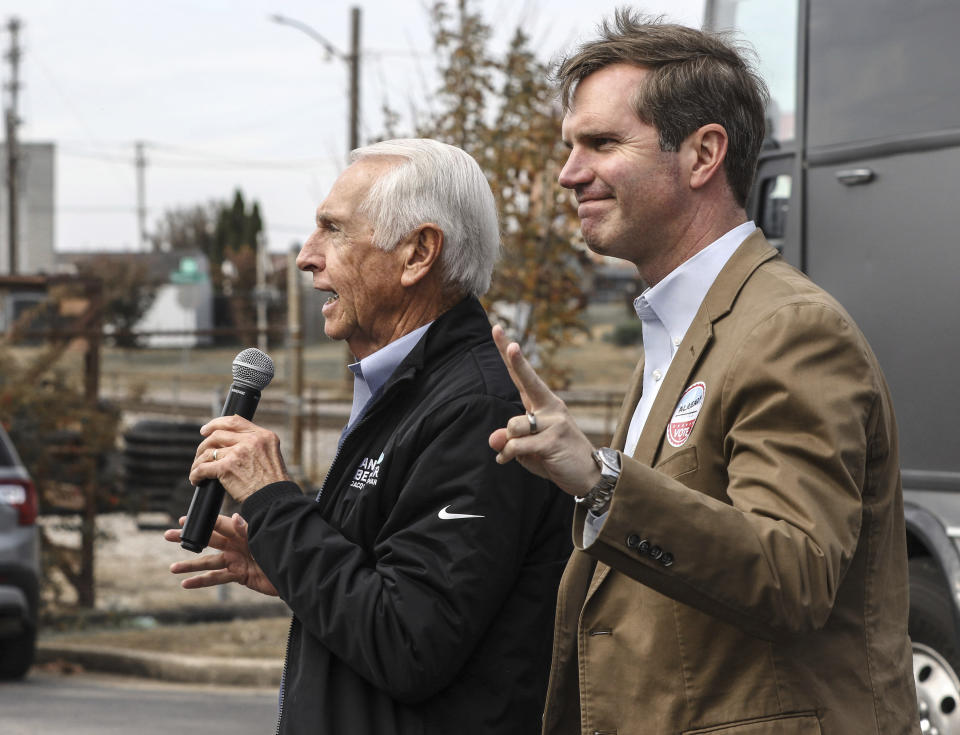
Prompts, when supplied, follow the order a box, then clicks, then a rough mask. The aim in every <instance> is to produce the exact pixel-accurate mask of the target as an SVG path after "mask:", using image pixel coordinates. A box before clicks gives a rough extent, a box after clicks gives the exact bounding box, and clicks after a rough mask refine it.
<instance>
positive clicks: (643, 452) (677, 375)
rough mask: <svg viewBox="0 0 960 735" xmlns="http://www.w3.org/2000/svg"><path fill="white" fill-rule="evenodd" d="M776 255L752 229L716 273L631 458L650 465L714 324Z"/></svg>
mask: <svg viewBox="0 0 960 735" xmlns="http://www.w3.org/2000/svg"><path fill="white" fill-rule="evenodd" d="M776 254H777V251H776V250H774V249H773V248H772V247H770V245H769V244H768V243H767V241H766V239H765V238H764V237H763V234H762V233H761V232H760V230H754V231H753V233H752V234H751V235H749V236H748V237H747V239H746V240H744V241H743V243H742V244H741V245H740V247H739V248H737V250H736V252H734V254H733V255H732V256H731V257H730V260H728V261H727V263H726V265H724V267H723V270H721V271H720V273H719V274H718V275H717V278H716V280H715V281H714V282H713V285H712V286H711V287H710V289H709V290H708V291H707V294H706V296H705V297H704V299H703V303H701V304H700V308H699V309H698V310H697V313H696V315H695V316H694V318H693V322H691V324H690V327H689V329H687V334H686V336H685V337H684V338H683V342H681V343H680V347H679V348H678V349H677V354H676V355H674V357H673V361H672V362H671V363H670V369H669V370H668V371H667V377H666V381H665V382H664V384H663V387H662V388H660V392H659V393H657V398H656V400H655V401H654V402H653V406H652V407H651V409H650V415H649V416H648V417H647V421H646V423H645V424H644V427H643V432H642V433H641V434H640V440H639V441H638V442H637V449H636V451H635V452H634V453H633V457H634V459H636V460H638V461H640V462H643V463H644V464H645V465H647V466H648V467H653V466H654V464H655V463H656V460H657V456H658V454H659V450H660V447H661V445H662V443H663V436H664V433H665V432H666V429H667V424H668V423H669V422H670V417H671V416H672V415H673V411H674V409H675V408H676V406H677V403H678V402H679V400H680V398H681V397H682V396H683V392H684V391H685V390H686V388H687V386H688V384H689V382H690V380H691V379H692V375H693V373H694V371H695V370H696V367H697V365H698V363H699V362H700V357H701V355H702V354H703V352H704V350H705V349H706V348H707V346H708V345H709V344H710V342H711V341H712V340H713V325H714V323H715V322H716V321H717V320H718V319H720V318H722V317H723V316H725V315H726V314H727V313H729V311H730V310H731V309H732V308H733V303H734V301H735V300H736V297H737V294H739V293H740V289H741V288H742V287H743V284H744V283H745V282H746V280H747V278H749V276H750V274H752V273H753V272H754V271H755V270H756V269H757V268H758V267H759V266H760V264H761V263H763V262H765V261H767V260H769V259H770V258H773V257H775V256H776ZM641 379H642V376H641Z"/></svg>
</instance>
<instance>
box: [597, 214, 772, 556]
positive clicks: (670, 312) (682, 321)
mask: <svg viewBox="0 0 960 735" xmlns="http://www.w3.org/2000/svg"><path fill="white" fill-rule="evenodd" d="M755 229H756V225H755V224H754V223H753V222H744V223H743V224H742V225H738V226H737V227H734V228H733V229H732V230H730V231H729V232H728V233H726V234H725V235H723V236H721V237H720V238H718V239H717V240H714V241H713V242H712V243H710V244H709V245H707V247H705V248H704V249H703V250H701V251H700V252H699V253H697V254H696V255H694V256H693V257H692V258H690V259H689V260H686V261H684V262H683V263H681V264H680V265H679V266H677V267H676V268H674V269H673V270H672V271H670V273H669V274H667V277H666V278H664V279H663V280H662V281H660V282H659V283H658V284H657V285H655V286H651V287H650V288H648V289H647V290H645V291H644V292H643V293H642V294H640V295H639V296H638V297H637V298H636V299H635V300H634V302H633V308H634V309H635V310H636V312H637V316H638V317H640V321H641V322H642V323H643V353H644V364H643V394H642V395H641V396H640V401H639V403H637V408H636V410H634V412H633V418H632V419H631V420H630V428H629V429H628V430H627V438H626V440H625V442H624V447H623V453H624V454H625V455H627V456H628V457H629V456H632V455H633V453H634V451H636V448H637V442H639V441H640V434H641V432H643V427H644V425H645V424H646V422H647V417H648V416H649V415H650V409H651V408H652V407H653V402H654V400H655V399H656V397H657V393H658V392H659V391H660V386H661V385H663V382H664V378H666V376H667V371H668V370H669V369H670V364H671V363H672V362H673V356H674V355H676V354H677V349H678V348H679V347H680V344H681V343H682V342H683V338H684V337H685V336H686V334H687V330H688V329H689V328H690V325H691V324H692V323H693V318H694V317H695V316H696V315H697V311H698V310H699V309H700V304H701V303H703V299H704V298H705V297H706V295H707V291H709V290H710V287H711V286H712V285H713V282H714V281H715V280H717V276H718V275H719V274H720V271H722V270H723V266H725V265H726V264H727V261H728V260H730V257H731V256H732V255H733V254H734V252H736V250H737V248H738V247H740V245H741V243H742V242H743V241H744V240H746V239H747V237H748V236H749V235H750V234H751V233H752V232H753V231H754V230H755ZM606 517H607V514H606V513H604V514H603V515H602V516H595V515H593V513H588V514H587V523H586V524H585V525H584V527H583V545H584V546H585V547H586V546H589V545H590V544H592V543H593V542H594V541H596V538H597V535H598V534H599V533H600V528H601V527H602V526H603V522H604V520H606Z"/></svg>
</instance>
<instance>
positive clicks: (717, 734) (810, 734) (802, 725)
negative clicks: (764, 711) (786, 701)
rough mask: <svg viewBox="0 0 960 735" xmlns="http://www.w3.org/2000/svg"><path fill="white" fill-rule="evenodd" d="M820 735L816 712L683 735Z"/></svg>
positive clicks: (700, 729) (762, 718) (720, 726)
mask: <svg viewBox="0 0 960 735" xmlns="http://www.w3.org/2000/svg"><path fill="white" fill-rule="evenodd" d="M707 733H710V734H711V735H820V718H819V717H817V713H816V712H793V713H791V714H789V715H773V716H769V717H756V718H753V719H750V720H739V721H737V722H727V723H725V724H723V725H711V726H710V727H701V728H697V729H696V730H684V731H683V732H682V733H681V735H706V734H707Z"/></svg>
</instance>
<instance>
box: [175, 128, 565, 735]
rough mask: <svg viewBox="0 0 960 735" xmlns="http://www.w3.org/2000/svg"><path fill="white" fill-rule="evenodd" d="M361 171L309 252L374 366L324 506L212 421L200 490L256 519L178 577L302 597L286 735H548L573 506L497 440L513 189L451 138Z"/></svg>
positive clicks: (380, 158)
mask: <svg viewBox="0 0 960 735" xmlns="http://www.w3.org/2000/svg"><path fill="white" fill-rule="evenodd" d="M351 161H352V163H351V165H350V166H349V167H348V168H347V169H346V170H345V171H344V172H343V174H342V175H341V176H340V177H339V178H338V179H337V181H336V183H335V184H334V186H333V188H332V190H331V191H330V194H329V195H328V196H327V198H326V199H325V200H324V201H323V202H322V203H321V204H320V206H319V208H318V209H317V225H316V231H315V232H314V233H313V234H312V235H311V236H310V238H309V239H308V240H307V242H306V243H305V244H304V246H303V249H302V250H301V252H300V255H299V257H298V259H297V265H298V266H299V267H300V268H301V269H302V270H306V271H309V272H311V273H312V274H313V282H314V287H315V288H316V289H317V290H319V291H324V292H330V293H332V294H333V295H332V296H331V297H330V298H329V299H328V300H327V302H326V303H325V304H324V306H323V314H324V317H325V327H324V328H325V331H326V333H327V335H328V336H330V337H331V338H333V339H342V340H346V342H347V344H348V345H349V347H350V350H351V352H352V353H353V355H354V356H355V357H356V359H357V362H355V363H354V364H352V365H351V366H350V368H351V370H352V371H353V373H354V375H355V385H354V401H353V410H352V412H351V416H350V420H349V423H348V425H347V427H346V429H345V430H344V433H343V436H342V437H341V440H340V446H339V449H338V451H337V454H336V456H335V457H334V459H333V462H332V464H331V466H330V470H329V472H328V474H327V477H326V479H325V480H324V483H323V487H322V489H321V491H320V494H319V495H318V496H317V497H316V498H312V497H306V496H305V495H304V494H303V493H302V492H301V491H300V489H299V488H298V487H297V485H295V484H294V483H293V482H292V481H291V479H290V477H289V475H288V474H287V472H286V469H285V467H284V463H283V458H282V456H281V453H280V449H279V439H278V438H277V436H276V435H275V434H274V433H273V432H270V431H267V430H266V429H263V428H260V427H258V426H256V425H255V424H252V423H250V422H249V421H246V420H244V419H242V418H240V417H237V416H232V417H224V418H218V419H216V420H214V421H211V422H210V423H209V424H207V425H206V426H205V427H204V428H203V430H202V433H203V434H204V436H205V439H204V441H203V442H202V443H201V444H200V446H199V448H198V450H197V458H196V461H195V463H194V466H193V469H192V471H191V474H190V479H191V481H192V482H194V483H196V482H199V481H201V480H204V479H207V478H211V477H216V478H219V479H220V481H221V482H222V483H223V485H224V486H225V488H226V489H227V492H229V493H230V495H231V496H232V497H233V498H234V499H236V500H237V501H239V502H240V503H241V507H240V513H239V514H237V515H235V516H234V517H233V518H227V517H226V516H221V517H220V518H219V520H218V522H217V527H216V531H215V533H214V536H213V539H212V540H211V545H212V546H214V547H215V548H217V549H219V553H217V554H211V555H207V556H204V557H198V558H196V559H193V560H191V561H186V562H179V563H177V564H174V565H173V567H172V569H171V570H172V571H173V572H174V573H198V572H199V574H197V575H196V576H192V577H189V578H187V579H185V580H184V582H183V586H184V587H188V588H190V587H205V586H210V585H214V584H224V583H228V582H238V583H240V584H244V585H246V586H248V587H251V588H252V589H255V590H258V591H260V592H263V593H265V594H271V595H279V596H280V597H281V598H282V599H283V600H284V601H285V602H286V603H287V604H288V605H289V606H290V608H291V610H292V611H293V623H292V627H291V630H290V637H289V641H288V645H287V657H286V664H285V669H284V677H283V683H282V685H281V697H280V715H279V725H278V732H280V733H290V734H293V733H307V732H309V733H350V735H363V734H364V733H370V734H371V735H373V734H374V733H376V734H377V735H387V734H389V733H411V734H412V733H418V734H421V733H454V732H456V733H478V734H479V733H485V734H489V733H503V734H507V733H528V732H536V731H538V730H539V727H540V715H541V711H542V703H543V697H544V694H545V691H546V684H547V672H548V669H549V661H550V653H551V641H552V620H553V609H554V603H555V600H556V589H557V585H558V583H559V578H560V574H561V572H562V569H563V566H564V564H565V562H566V559H567V556H568V555H569V552H570V540H569V532H568V530H567V528H568V526H567V524H568V522H569V520H570V516H571V513H572V507H571V505H569V504H567V503H566V502H564V501H563V500H561V496H562V495H563V494H562V493H557V492H556V491H555V489H554V488H552V487H551V486H550V485H549V484H548V483H547V482H546V481H543V480H540V479H538V478H535V477H534V476H532V475H530V474H528V473H527V472H526V471H525V470H523V469H522V468H521V467H519V466H518V465H517V464H516V463H512V464H510V465H499V464H497V462H496V459H495V457H494V456H493V455H492V453H490V452H489V450H487V449H486V446H485V443H486V442H485V438H486V436H487V435H488V434H489V433H490V432H491V431H493V430H494V429H495V428H497V427H498V426H501V425H503V423H504V422H505V421H506V420H507V419H508V418H509V417H510V416H512V415H514V414H515V413H516V412H517V410H518V408H519V407H520V406H521V403H520V399H519V396H518V394H517V391H516V389H515V388H514V386H513V384H512V382H511V380H510V377H509V375H508V373H507V371H506V369H505V368H504V366H503V363H502V361H501V359H500V356H499V354H498V352H497V348H496V345H495V344H494V342H493V340H492V339H491V337H490V327H489V322H488V319H487V316H486V314H485V313H484V310H483V308H482V307H481V306H480V303H479V302H478V301H477V297H479V296H481V295H482V294H483V293H484V292H485V291H486V290H487V288H488V286H489V284H490V277H491V273H492V270H493V266H494V262H495V260H496V257H497V255H498V252H499V242H500V240H499V232H498V226H497V215H496V208H495V205H494V200H493V195H492V193H491V191H490V187H489V185H488V183H487V181H486V179H485V178H484V176H483V173H482V171H481V170H480V168H479V166H478V165H477V163H476V162H475V161H474V160H473V159H472V158H471V157H470V156H469V155H467V154H466V153H464V152H463V151H461V150H459V149H457V148H454V147H452V146H448V145H445V144H442V143H438V142H436V141H431V140H395V141H387V142H383V143H377V144H375V145H372V146H368V147H366V148H361V149H358V150H356V151H354V152H353V154H352V156H351ZM214 450H216V456H214ZM166 537H167V538H168V540H171V541H178V540H179V532H178V531H175V530H172V531H168V532H167V534H166Z"/></svg>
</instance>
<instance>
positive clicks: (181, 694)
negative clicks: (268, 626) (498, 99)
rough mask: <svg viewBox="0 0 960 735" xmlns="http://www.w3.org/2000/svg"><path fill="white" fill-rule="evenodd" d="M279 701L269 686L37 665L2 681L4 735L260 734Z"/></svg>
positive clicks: (268, 728) (0, 728)
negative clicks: (66, 671)
mask: <svg viewBox="0 0 960 735" xmlns="http://www.w3.org/2000/svg"><path fill="white" fill-rule="evenodd" d="M276 708H277V692H276V690H274V689H239V688H236V687H231V688H229V689H227V688H221V687H208V686H197V685H174V684H160V683H157V682H151V681H147V680H141V679H128V678H122V677H113V676H101V675H92V674H72V675H69V676H63V675H58V674H50V673H45V672H36V671H35V672H32V673H31V675H30V677H28V678H27V679H26V681H23V682H17V683H4V684H0V732H2V733H3V735H119V734H120V733H123V735H129V733H136V734H137V735H170V734H171V733H181V734H183V735H189V734H190V733H203V734H204V735H219V734H221V733H222V735H264V733H272V732H273V731H274V727H275V724H276Z"/></svg>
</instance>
